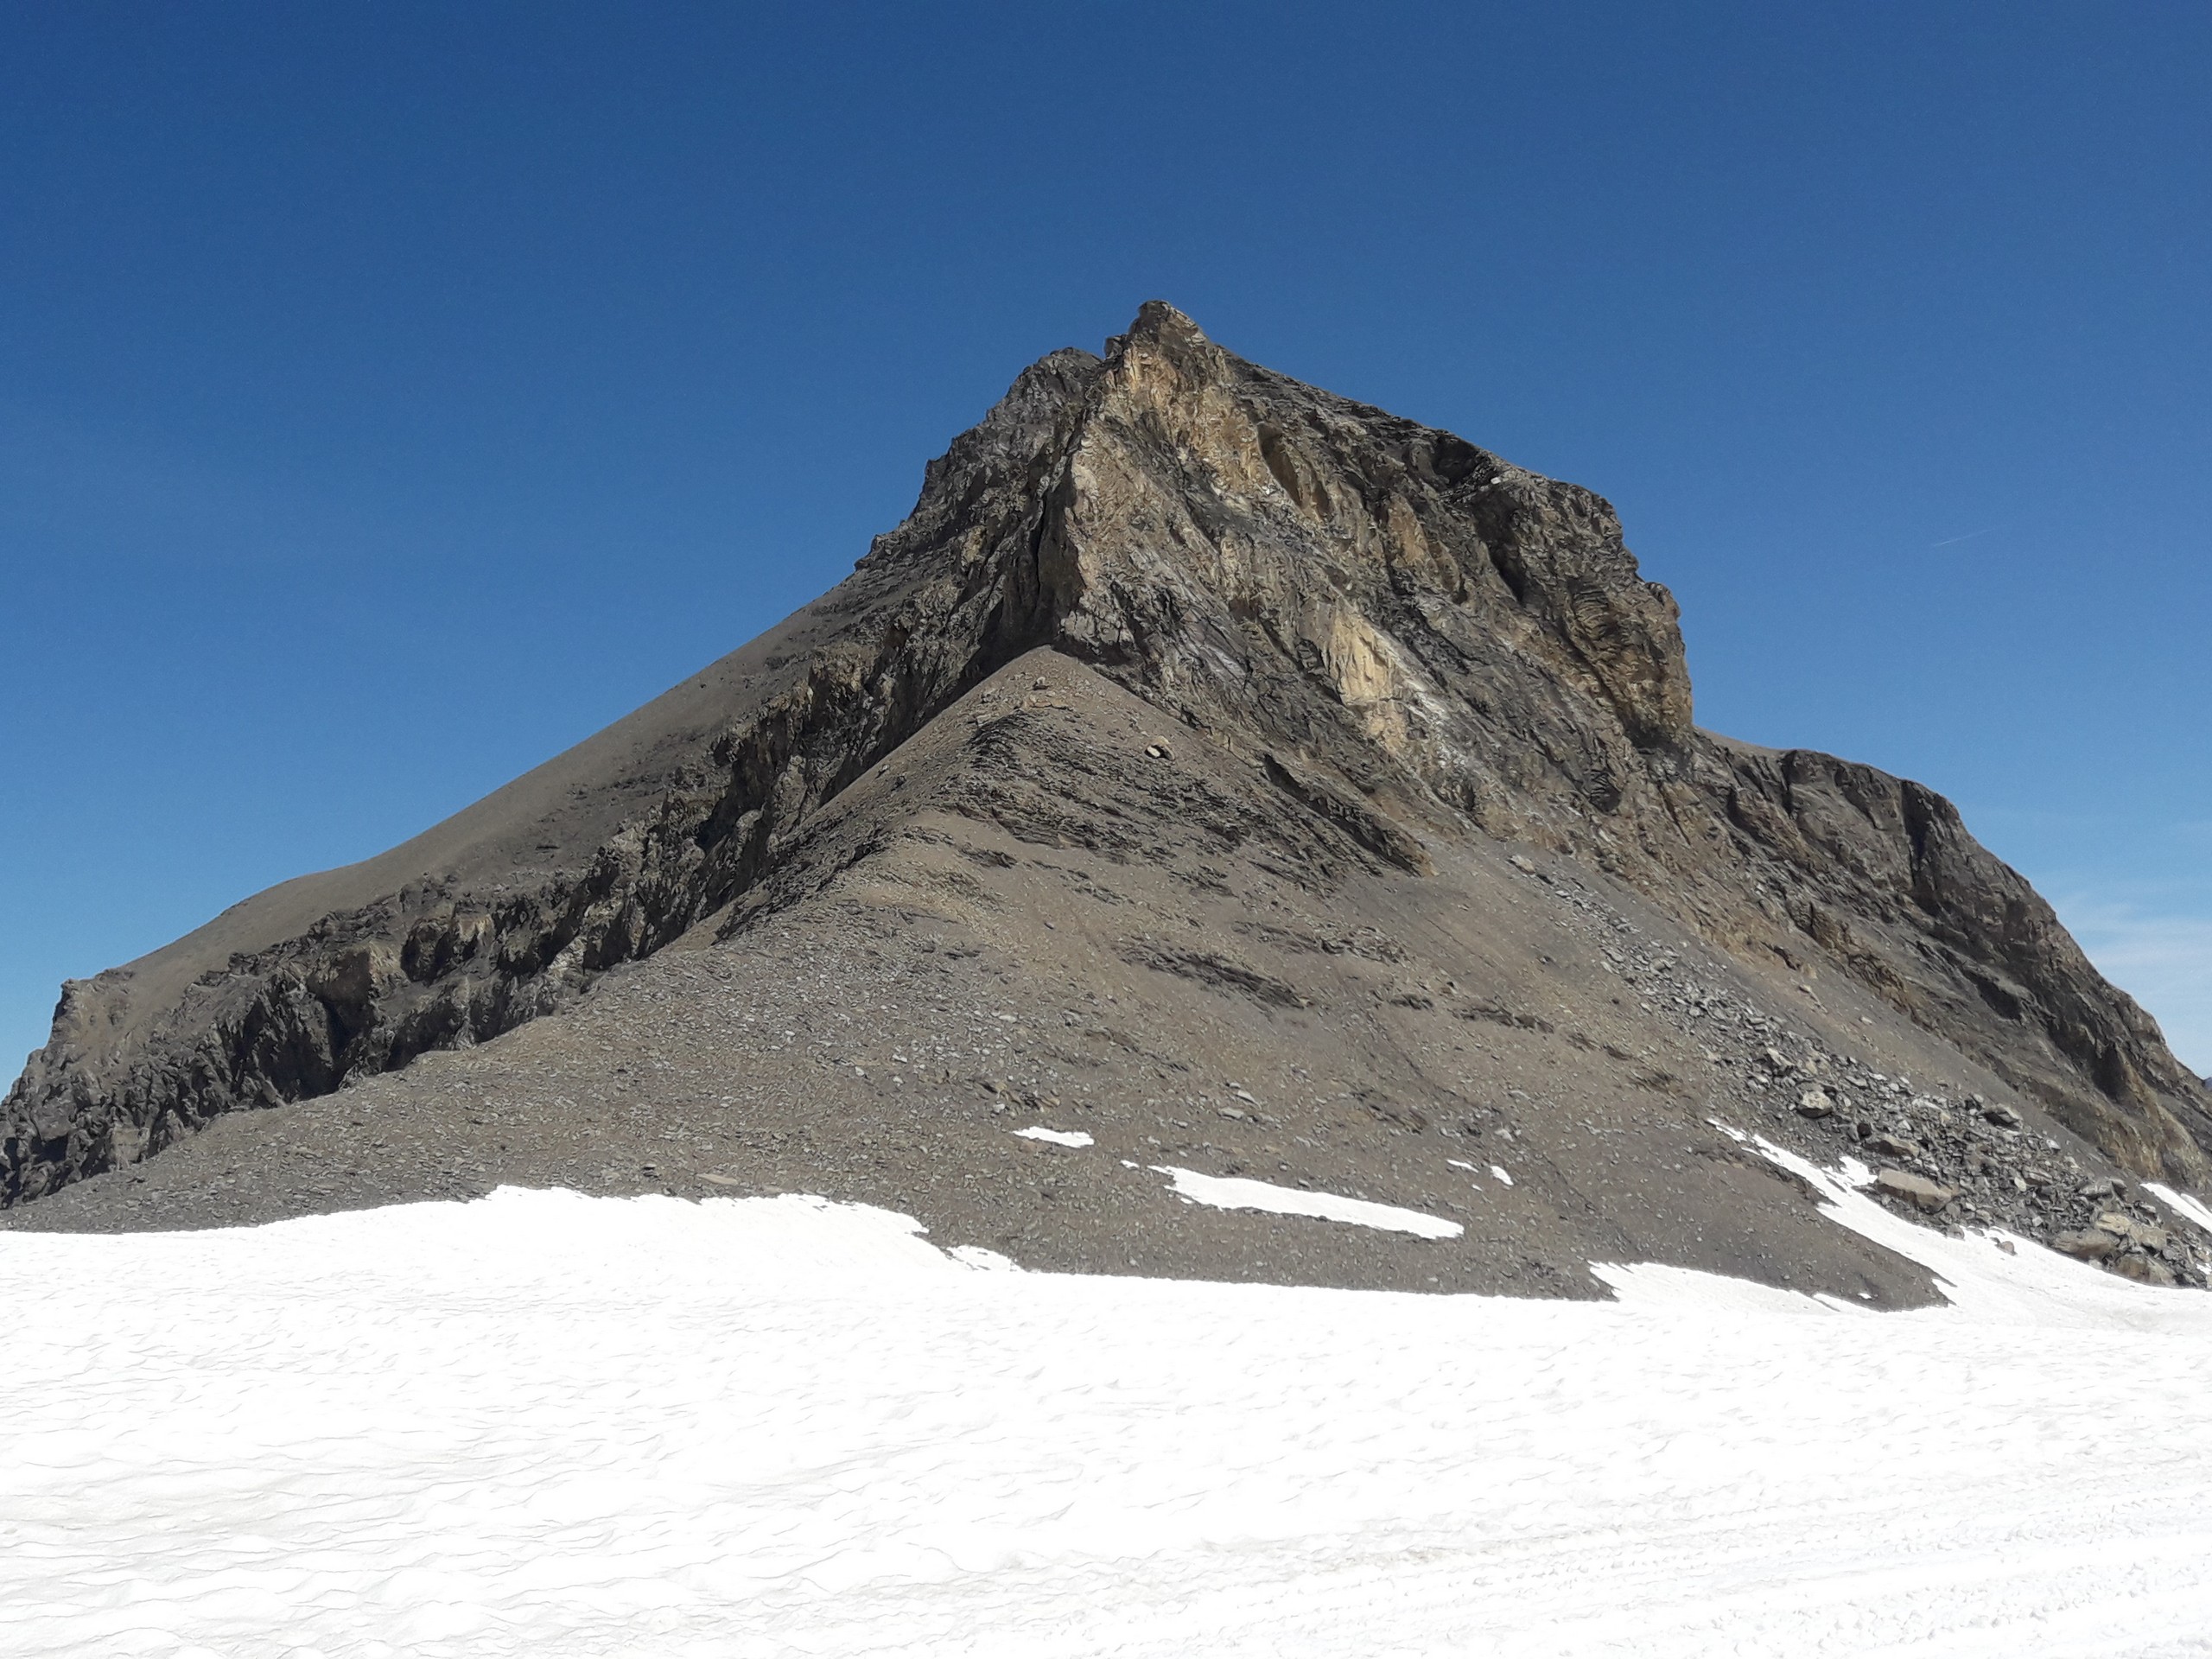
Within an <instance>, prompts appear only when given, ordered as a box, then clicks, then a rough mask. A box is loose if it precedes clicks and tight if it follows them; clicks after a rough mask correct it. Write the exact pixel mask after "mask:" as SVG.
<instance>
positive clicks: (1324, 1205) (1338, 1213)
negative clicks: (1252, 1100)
mask: <svg viewBox="0 0 2212 1659" xmlns="http://www.w3.org/2000/svg"><path fill="white" fill-rule="evenodd" d="M1153 1167H1154V1170H1155V1171H1156V1172H1157V1173H1160V1174H1162V1175H1165V1176H1166V1177H1167V1178H1168V1179H1170V1180H1171V1181H1172V1182H1173V1183H1174V1186H1175V1192H1176V1195H1177V1196H1178V1197H1179V1198H1188V1199H1189V1200H1190V1201H1191V1202H1192V1203H1193V1204H1209V1205H1212V1206H1213V1207H1214V1208H1215V1209H1217V1210H1260V1211H1267V1212H1268V1213H1269V1214H1272V1215H1278V1216H1312V1217H1315V1218H1317V1219H1319V1220H1321V1221H1341V1222H1345V1223H1348V1224H1351V1226H1354V1227H1373V1228H1376V1229H1378V1230H1381V1231H1383V1232H1386V1233H1411V1234H1413V1235H1414V1236H1415V1237H1416V1238H1457V1237H1459V1235H1460V1234H1461V1233H1463V1232H1465V1230H1466V1229H1465V1228H1464V1227H1462V1226H1460V1224H1459V1223H1458V1222H1456V1221H1446V1220H1445V1219H1444V1218H1443V1217H1441V1216H1425V1215H1423V1214H1421V1211H1418V1210H1406V1209H1402V1208H1400V1207H1399V1206H1398V1205H1395V1204H1376V1203H1373V1202H1371V1201H1370V1200H1369V1199H1366V1198H1344V1197H1343V1196H1342V1195H1341V1194H1338V1193H1335V1192H1306V1190H1305V1189H1304V1188H1302V1187H1296V1186H1277V1185H1275V1184H1274V1182H1272V1181H1255V1180H1250V1179H1245V1178H1243V1177H1242V1176H1225V1175H1201V1174H1199V1173H1198V1171H1196V1170H1194V1169H1177V1168H1174V1167H1173V1166H1168V1165H1161V1164H1155V1165H1154V1166H1153Z"/></svg>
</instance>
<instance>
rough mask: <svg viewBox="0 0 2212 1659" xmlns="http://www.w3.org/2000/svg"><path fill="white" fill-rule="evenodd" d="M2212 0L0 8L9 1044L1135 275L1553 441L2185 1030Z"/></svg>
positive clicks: (1736, 660)
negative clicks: (2123, 1)
mask: <svg viewBox="0 0 2212 1659" xmlns="http://www.w3.org/2000/svg"><path fill="white" fill-rule="evenodd" d="M2208 86H2212V8H2207V7H2205V6H2203V5H2202V4H2198V3H2190V4H2162V3H2155V0H2152V3H2134V4H2129V5H2126V6H2114V5H2111V4H2108V3H2103V4H2082V5H2068V6H2057V5H2045V4H2037V3H2025V0H2016V3H2008V4H2005V5H1994V4H1987V3H1976V4H1970V5H1953V4H1942V3H1913V4H1906V3H1876V0H1865V3H1853V4H1818V3H1793V4H1789V5H1781V6H1777V5H1774V4H1771V3H1756V4H1743V5H1712V4H1679V5H1667V6H1653V5H1649V4H1645V3H1632V4H1618V5H1605V4H1590V5H1574V4H1542V5H1538V4H1535V3H1529V4H1522V5H1516V6H1510V7H1504V6H1484V5H1480V4H1468V3H1454V4H1448V5H1436V6H1424V5H1384V4H1378V5H1374V6H1368V7H1346V6H1341V5H1326V6H1324V5H1301V4H1295V3H1269V4H1265V5H1256V4H1255V5H1242V4H1218V5H1205V4H1197V5H1192V4H1182V5H1157V6H1144V5H1071V6H1033V5H1024V6H1016V5H1010V4H1009V5H1003V6H963V5H944V4H940V5H934V6H927V7H914V6H889V5H885V6H860V5H855V6H843V7H838V6H813V7H798V6H791V7H785V8H768V7H753V6H734V5H729V4H725V3H715V4H701V5H685V4H680V3H670V0H662V3H656V4H653V5H651V6H617V5H613V4H601V5H595V6H576V5H564V4H559V3H550V0H532V3H529V4H526V5H525V4H499V3H472V4H469V5H467V6H453V5H448V4H437V5H416V4H409V3H392V0H386V3H378V4H376V5H372V6H371V5H357V6H350V7H338V6H298V5H292V4H276V3H270V4H262V5H251V6H238V5H227V4H223V3H218V0H194V3H193V4H191V5H189V6H149V5H145V4H143V3H133V4H105V3H99V0H73V3H71V4H68V5H48V6H36V5H19V6H13V7H10V8H7V9H6V10H5V12H4V13H3V14H0V1070H4V1071H10V1072H12V1070H13V1060H14V1058H15V1056H16V1054H19V1053H21V1052H23V1051H26V1050H28V1049H29V1048H31V1047H33V1046H36V1045H37V1044H38V1043H39V1042H41V1041H42V1040H43V1039H44V1035H45V1027H46V1021H47V1019H48V1015H49V1014H50V1012H51V1008H52V1006H53V1001H54V994H55V989H56V986H57V984H58V982H59V981H60V979H61V978H62V977H63V976H73V975H86V974H90V973H92V972H94V971H96V970H98V969H101V968H103V967H106V966H110V965H112V964H114V963H119V962H122V961H124V960H126V959H128V958H130V957H133V956H136V955H137V954H139V953H141V952H143V951H144V950H149V949H151V948H152V947H154V946H156V945H158V944H162V943H163V942H164V941H166V940H168V939H169V938H173V937H174V936H175V935H176V934H178V933H181V932H182V931H186V930H188V928H190V927H192V926H194V925H197V924H198V923H200V921H202V920H204V919H206V918H207V917H208V916H209V915H211V914H213V912H215V911H217V910H219V909H220V908H222V907H223V906H226V905H227V904H230V903H232V902H233V901H235V900H236V899H240V898H243V897H244V896H245V895H246V894H247V893H251V892H253V891H255V890H256V889H257V888H259V887H264V886H265V885H267V884H268V883H270V882H271V881H275V880H280V879H282V878H283V877H285V876H288V875H291V874H297V873H299V872H301V871H302V870H306V869H310V868H321V867H325V866H328V865H332V864H337V863H342V862H346V861H350V860H353V859H356V858H359V857H362V856H364V855H368V854H370V853H372V852H375V851H377V850H378V849H382V848H384V847H385V846H387V845H389V844H391V842H396V841H398V840H400V839H402V838H404V836H408V835H410V834H411V833H413V832H414V831H416V830H417V829H421V828H423V826H425V825H427V824H429V823H431V822H433V821H435V819H437V818H439V817H442V816H444V815H445V814H446V813H448V812H449V811H452V810H454V809H455V808H457V807H460V806H461V805H464V804H467V802H468V801H470V800H472V799H474V798H476V797H478V796H480V795H481V794H483V793H484V792H485V791H487V790H489V789H491V788H493V787H494V786H495V785H499V783H501V782H503V781H505V779H508V778H509V777H511V776H512V775H513V774H515V773H517V772H520V771H522V770H524V768H526V767H528V766H531V765H532V764H534V763H535V762H537V761H538V760H543V759H544V758H545V757H546V756H548V755H550V754H551V753H555V752H556V751H557V750H559V749H561V748H562V747H565V746H566V745H568V744H569V743H570V742H572V741H575V740H576V739H578V738H580V737H582V736H583V735H585V734H587V733H588V732H590V731H592V730H594V728H597V727H599V726H601V725H602V724H604V723H605V722H607V721H610V720H612V719H614V718H615V717H617V716H619V715H621V714H623V713H625V712H626V711H627V710H628V709H631V708H632V707H634V706H635V705H636V704H638V703H639V702H643V701H644V700H645V699H646V698H647V697H649V696H652V695H653V694H654V693H656V692H658V691H659V690H662V689H663V688H664V686H666V685H668V684H670V683H673V682H674V681H676V680H677V679H678V678H680V677H683V675H684V674H685V673H686V672H688V671H690V670H691V669H692V668H694V667H696V666H697V665H699V664H702V663H704V662H706V661H708V660H710V659H711V658H715V657H718V656H720V655H721V654H722V653H723V652H726V651H728V650H729V649H731V648H732V647H734V646H735V645H739V644H741V643H742V642H743V641H744V640H745V639H748V638H749V637H751V636H752V635H753V634H754V633H756V632H759V631H760V629H761V628H763V627H764V626H767V625H768V624H769V623H771V622H772V621H774V620H776V619H777V618H778V617H779V616H781V615H782V614H784V613H785V612H787V611H789V610H790V609H791V608H792V607H795V606H796V605H798V604H799V603H801V602H803V601H805V600H806V599H808V598H810V597H811V596H812V595H813V594H816V593H817V592H818V591H820V590H821V589H823V588H826V587H828V586H829V584H830V583H831V582H834V581H836V579H837V578H838V577H839V576H841V575H842V574H843V573H844V572H845V571H847V570H848V569H849V568H850V565H851V563H852V561H853V559H854V558H855V557H856V556H858V555H859V554H860V553H861V552H862V551H864V550H865V549H866V546H867V543H868V537H869V536H870V535H871V534H872V533H873V532H874V531H879V530H882V529H885V528H887V527H888V526H889V525H890V524H893V523H895V522H896V521H897V520H898V519H899V518H900V517H901V515H902V514H903V513H904V512H905V511H906V507H907V506H908V505H910V503H911V501H912V496H913V493H914V490H915V488H916V487H917V486H918V482H919V480H920V477H921V468H922V463H923V462H924V461H925V460H926V459H927V458H928V457H930V456H931V455H932V454H937V453H938V451H940V450H941V449H942V448H944V444H945V442H946V441H947V440H948V439H949V438H950V437H951V435H953V434H954V433H955V432H957V430H959V429H961V428H963V427H964V426H966V425H968V424H969V423H971V422H972V421H974V420H975V419H976V417H977V416H979V415H981V414H982V411H983V410H984V409H985V408H987V407H988V405H989V404H990V403H991V402H992V401H993V399H994V398H995V397H996V396H997V395H998V393H999V392H1000V391H1001V390H1002V389H1003V388H1004V386H1005V385H1006V383H1007V381H1008V380H1009V379H1011V378H1013V376H1014V373H1015V372H1017V371H1019V370H1020V367H1021V366H1022V365H1024V364H1025V363H1027V362H1028V361H1030V360H1031V359H1034V358H1036V357H1038V356H1039V355H1041V354H1042V353H1045V352H1046V351H1049V350H1051V349H1052V348H1053V347H1055V346H1062V345H1067V344H1077V345H1084V346H1090V347H1092V348H1094V349H1095V348H1096V346H1098V344H1099V342H1100V340H1102V339H1103V337H1104V336H1105V335H1107V334H1113V333H1116V332H1118V331H1119V330H1120V329H1121V328H1122V327H1124V326H1125V325H1126V324H1127V322H1128V320H1129V317H1130V316H1131V315H1132V314H1133V313H1134V312H1135V309H1136V308H1137V305H1138V303H1139V302H1141V301H1143V300H1145V299H1147V298H1150V297H1154V296H1158V297H1161V298H1165V299H1168V300H1171V301H1173V302H1174V303H1175V304H1177V305H1179V306H1180V307H1182V308H1184V309H1185V310H1186V311H1188V312H1190V313H1191V314H1192V315H1193V316H1194V317H1196V318H1197V319H1198V321H1199V323H1200V324H1201V325H1202V326H1203V327H1205V328H1206V329H1207V330H1208V332H1210V333H1211V334H1213V335H1214V337H1215V338H1217V340H1221V341H1222V342H1223V343H1224V344H1225V345H1227V346H1230V347H1231V348H1232V349H1234V350H1236V351H1237V352H1240V353H1243V355H1245V356H1247V357H1250V358H1253V359H1256V360H1257V361H1260V362H1262V363H1266V364H1268V365H1271V366H1273V367H1275V368H1279V369H1281V370H1284V371H1286V372H1290V373H1292V374H1295V375H1297V376H1299V377H1300V378H1304V379H1307V380H1312V381H1314V382H1317V383H1319V384H1320V385H1325V386H1328V387H1331V388H1332V389H1334V390H1336V391H1342V392H1345V393H1348V394H1350V395H1352V396H1355V397H1361V398H1363V399H1366V400H1368V401H1370V402H1373V403H1377V404H1383V405H1384V406H1386V407H1388V408H1390V409H1392V410H1397V411H1399V412H1401V413H1403V414H1406V415H1408V416H1414V417H1415V418H1418V419H1421V420H1424V421H1427V422H1431V423H1435V424H1438V425H1442V426H1447V427H1450V428H1452V429H1454V430H1456V431H1459V432H1461V433H1463V434H1465V435H1466V436H1468V437H1469V438H1471V439H1472V440H1474V441H1475V442H1478V443H1481V444H1484V445H1485V446H1487V447H1489V448H1494V449H1497V450H1498V451H1500V452H1501V453H1503V454H1506V455H1508V456H1510V458H1511V459H1513V460H1514V461H1517V462H1519V463H1521V464H1522V465H1524V466H1528V467H1534V468H1535V469H1537V470H1539V471H1542V472H1547V473H1551V474H1556V475H1558V476H1561V477H1565V478H1570V479H1573V480H1576V481H1578V482H1580V483H1584V484H1586V485H1589V486H1592V488H1595V489H1597V490H1599V492H1601V493H1604V494H1605V495H1606V496H1607V497H1609V498H1610V499H1611V500H1612V501H1613V502H1614V504H1615V505H1617V506H1618V508H1619V509H1620V512H1621V514H1622V517H1623V518H1624V521H1625V522H1626V524H1627V527H1628V532H1629V538H1630V544H1631V545H1632V546H1633V547H1634V548H1635V549H1636V550H1637V553H1638V554H1639V555H1640V556H1642V558H1643V563H1644V567H1645V569H1646V572H1647V573H1648V574H1649V575H1652V576H1653V577H1656V578H1657V579H1659V580H1661V581H1663V582H1668V583H1669V584H1670V585H1671V586H1672V587H1673V588H1674V589H1675V593H1676V594H1678V595H1679V596H1680V597H1681V601H1682V607H1683V612H1684V620H1685V627H1686V631H1687V632H1688V637H1689V641H1690V664H1691V669H1692V672H1693V674H1694V677H1695V680H1696V683H1697V690H1698V698H1699V717H1700V721H1701V722H1702V723H1703V724H1705V725H1707V726H1709V727H1712V728H1716V729H1719V730H1722V731H1726V732H1729V733H1732V734H1736V735H1738V736H1741V737H1745V738H1749V739H1752V740H1755V741H1760V742H1764V743H1770V744H1777V745H1785V746H1788V745H1802V746H1808V747H1821V748H1826V749H1829V750H1833V751H1834V752H1836V753H1841V754H1846V755H1849V756H1852V757H1853V758H1855V759H1859V760H1867V761H1871V762H1873V763H1874V764H1876V765H1878V766H1885V767H1888V768H1890V769H1891V770H1893V771H1896V772H1903V773H1905V774H1908V775H1910V776H1911V777H1915V778H1917V779H1922V780H1923V781H1925V782H1927V783H1929V784H1930V785H1933V786H1935V787H1936V788H1938V789H1940V790H1942V791H1944V792H1946V793H1948V794H1949V795H1950V796H1952V797H1953V798H1955V799H1956V800H1957V801H1958V802H1959V803H1960V804H1961V807H1962V808H1963V810H1965V812H1966V815H1967V822H1968V823H1969V825H1970V826H1971V827H1972V828H1973V829H1974V830H1975V831H1976V832H1977V833H1978V834H1979V835H1980V836H1981V837H1982V839H1983V840H1984V841H1986V842H1987V843H1988V844H1989V845H1990V846H1992V847H1993V848H1994V849H1996V850H1997V851H1998V852H1999V854H2000V855H2003V856H2004V857H2005V858H2006V859H2008V860H2010V861H2012V863H2014V864H2015V865H2017V866H2018V867H2019V868H2021V869H2022V870H2024V872H2026V873H2027V874H2029V875H2030V876H2031V878H2032V879H2033V880H2035V881H2036V882H2037V885H2038V886H2040V887H2042V889H2043V890H2044V893H2046V894H2047V895H2048V896H2049V897H2050V898H2051V899H2052V900H2053V901H2054V902H2055V903H2056V905H2057V906H2058V907H2059V910H2060V912H2061V913H2062V915H2063V916H2064V917H2065V918H2067V919H2068V920H2069V922H2070V923H2071V924H2072V925H2074V926H2075V928H2076V930H2077V931H2078V932H2079V933H2080V935H2081V937H2082V939H2083V941H2084V943H2085V944H2087V945H2088V948H2089V950H2090V952H2091V954H2092V955H2093V956H2094V957H2095V958H2096V959H2097V960H2098V961H2099V963H2101V964H2102V965H2103V966H2104V967H2105V968H2106V969H2107V972H2108V973H2110V974H2111V975H2112V976H2113V977H2114V978H2115V979H2117V980H2118V981H2119V982H2120V983H2121V984H2123V985H2125V986H2126V987H2127V988H2129V989H2130V990H2132V991H2133V992H2134V993H2135V994H2136V995H2138V996H2139V997H2140V998H2141V999H2142V1000H2143V1001H2144V1002H2145V1005H2146V1006H2148V1007H2150V1008H2151V1009H2152V1012H2153V1013H2155V1014H2157V1015H2158V1017H2159V1019H2160V1020H2162V1021H2163V1022H2164V1026H2165V1027H2166V1030H2167V1032H2168V1033H2169V1035H2170V1036H2171V1038H2172V1039H2174V1041H2175V1044H2176V1046H2177V1049H2178V1050H2179V1052H2181V1053H2182V1055H2183V1058H2185V1059H2188V1060H2190V1062H2191V1063H2192V1064H2194V1065H2196V1067H2197V1068H2198V1069H2199V1070H2204V1069H2207V1068H2212V781H2208V779H2207V776H2206V765H2205V761H2206V756H2207V742H2206V717H2207V715H2208V712H2212V650H2208V649H2207V641H2208V638H2209V637H2212V575H2208V568H2207V558H2206V554H2207V550H2208V538H2212V528H2208V526H2212V465H2208V461H2212V453H2208V452H2212V397H2209V396H2208V392H2212V97H2208V94H2207V91H2206V89H2207V87H2208Z"/></svg>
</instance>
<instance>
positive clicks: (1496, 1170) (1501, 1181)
mask: <svg viewBox="0 0 2212 1659" xmlns="http://www.w3.org/2000/svg"><path fill="white" fill-rule="evenodd" d="M1490 1173H1491V1177H1492V1178H1493V1179H1496V1180H1497V1183H1498V1185H1501V1186H1510V1185H1513V1178H1512V1177H1511V1176H1510V1175H1509V1174H1507V1173H1505V1170H1504V1167H1503V1166H1502V1165H1498V1164H1492V1165H1491V1166H1490Z"/></svg>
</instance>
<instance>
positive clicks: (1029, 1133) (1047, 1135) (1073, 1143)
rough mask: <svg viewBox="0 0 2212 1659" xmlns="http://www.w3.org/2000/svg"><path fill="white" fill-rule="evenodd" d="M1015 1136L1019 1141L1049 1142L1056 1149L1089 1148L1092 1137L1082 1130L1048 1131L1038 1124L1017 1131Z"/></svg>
mask: <svg viewBox="0 0 2212 1659" xmlns="http://www.w3.org/2000/svg"><path fill="white" fill-rule="evenodd" d="M1014 1138H1015V1139H1016V1140H1018V1141H1051V1142H1052V1144H1053V1145H1054V1146H1056V1147H1087V1146H1089V1145H1090V1136H1089V1135H1086V1134H1084V1132H1083V1131H1082V1130H1081V1129H1048V1128H1045V1127H1044V1126H1043V1125H1042V1124H1037V1123H1033V1124H1031V1125H1030V1126H1029V1128H1026V1129H1016V1130H1015V1131H1014Z"/></svg>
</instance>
